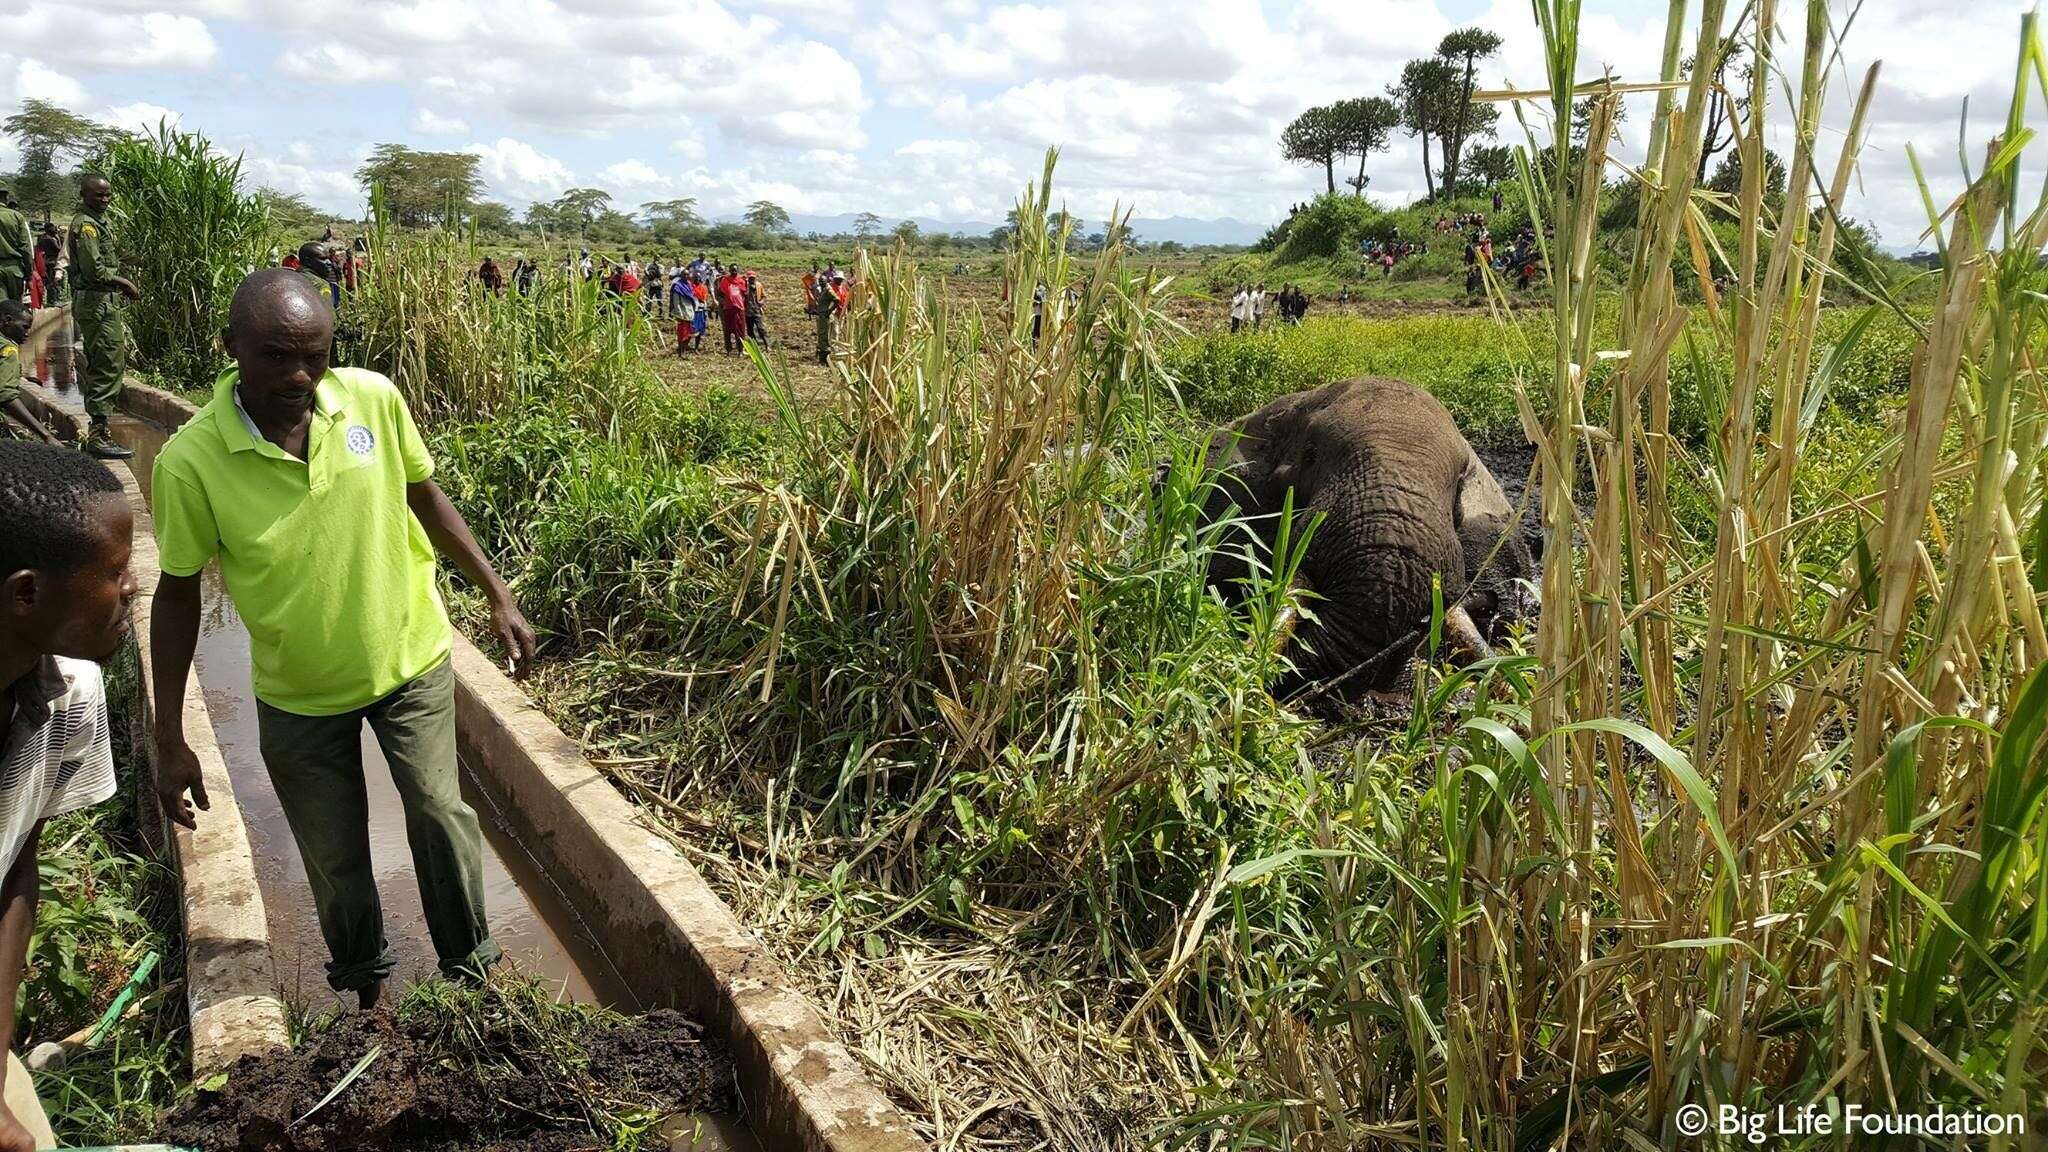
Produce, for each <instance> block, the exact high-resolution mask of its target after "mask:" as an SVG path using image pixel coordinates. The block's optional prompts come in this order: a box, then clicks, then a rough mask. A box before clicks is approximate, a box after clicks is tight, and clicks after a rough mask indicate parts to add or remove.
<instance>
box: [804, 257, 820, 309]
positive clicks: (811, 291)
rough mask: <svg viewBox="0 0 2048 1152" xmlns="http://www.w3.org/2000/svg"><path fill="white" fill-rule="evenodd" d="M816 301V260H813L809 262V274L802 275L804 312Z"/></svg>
mask: <svg viewBox="0 0 2048 1152" xmlns="http://www.w3.org/2000/svg"><path fill="white" fill-rule="evenodd" d="M817 301H818V262H817V261H816V260H813V261H811V270H810V271H809V272H806V273H804V311H806V312H808V311H810V310H811V305H812V304H815V303H817Z"/></svg>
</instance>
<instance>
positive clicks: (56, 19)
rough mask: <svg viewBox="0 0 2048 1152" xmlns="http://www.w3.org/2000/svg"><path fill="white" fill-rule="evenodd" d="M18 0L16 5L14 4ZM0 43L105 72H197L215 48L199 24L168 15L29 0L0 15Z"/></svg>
mask: <svg viewBox="0 0 2048 1152" xmlns="http://www.w3.org/2000/svg"><path fill="white" fill-rule="evenodd" d="M18 2H19V0H17V3H18ZM0 44H6V45H8V47H9V48H10V49H11V50H13V51H16V52H21V53H23V54H26V55H31V56H34V57H35V58H37V59H39V60H45V61H51V62H54V63H57V64H64V65H71V66H77V67H88V68H106V69H124V70H128V69H167V70H184V69H201V68H210V67H212V66H213V63H214V59H215V56H216V55H217V53H218V51H219V50H218V47H217V46H216V45H215V44H214V41H213V34H212V33H211V32H210V31H208V30H207V27H206V24H205V22H204V21H202V20H200V19H199V18H197V17H195V16H189V15H182V14H178V13H172V12H92V13H90V14H87V13H84V12H82V11H81V10H80V9H79V7H78V6H77V5H75V4H72V3H68V2H67V3H62V4H54V3H47V2H45V0H29V2H28V3H26V4H22V5H20V6H19V7H18V8H15V9H14V10H13V11H11V12H9V13H7V14H0Z"/></svg>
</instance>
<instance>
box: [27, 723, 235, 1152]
mask: <svg viewBox="0 0 2048 1152" xmlns="http://www.w3.org/2000/svg"><path fill="white" fill-rule="evenodd" d="M187 792H190V793H191V794H192V796H191V799H189V800H188V799H186V797H185V794H186V793H187ZM156 802H157V803H158V804H160V805H162V806H163V810H164V815H165V816H168V817H170V820H171V823H173V824H176V825H178V826H179V827H181V828H193V829H196V828H198V827H199V818H198V816H197V815H195V814H194V813H193V810H192V809H193V806H194V805H197V806H198V808H199V811H201V812H204V811H207V809H208V807H209V805H208V803H207V799H206V780H205V778H204V776H203V775H202V774H201V772H200V770H199V757H197V756H195V755H193V754H192V746H191V745H190V744H187V743H185V740H184V738H183V737H169V736H159V737H157V741H156ZM0 1152H5V1150H4V1149H0Z"/></svg>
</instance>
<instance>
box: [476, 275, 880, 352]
mask: <svg viewBox="0 0 2048 1152" xmlns="http://www.w3.org/2000/svg"><path fill="white" fill-rule="evenodd" d="M512 260H513V262H512V269H511V272H510V274H509V275H508V274H507V273H506V271H505V270H504V269H502V268H500V267H499V265H498V262H497V260H496V258H495V257H491V256H486V257H484V259H483V262H482V263H481V264H479V265H478V266H477V268H476V269H475V271H474V272H473V273H472V274H471V279H472V280H473V281H474V282H475V283H476V284H478V285H479V286H480V287H481V288H482V290H483V291H485V292H490V293H493V294H502V293H504V292H506V291H508V290H509V291H512V292H515V293H517V294H519V295H522V296H530V295H532V294H533V292H534V289H535V286H536V285H537V284H538V283H539V281H540V265H539V264H538V263H537V262H535V261H532V260H528V259H527V258H526V256H525V254H524V253H515V254H514V255H513V258H512ZM559 271H560V273H561V275H562V276H563V277H564V278H566V279H578V278H580V279H582V280H584V281H588V282H594V283H596V284H597V285H599V289H600V290H601V291H602V292H603V293H604V295H605V297H606V298H607V299H610V300H613V301H620V300H627V299H634V300H638V301H639V302H640V306H641V308H642V310H643V313H644V314H645V315H648V316H665V317H666V318H667V319H668V320H670V321H672V322H673V323H674V325H675V352H676V355H677V356H686V355H688V354H690V353H692V352H697V351H701V350H702V349H703V347H704V338H705V336H707V335H709V333H710V330H711V325H712V323H713V322H714V321H716V323H717V324H718V328H719V335H720V338H721V347H722V349H723V351H724V352H725V353H726V354H727V355H729V356H737V355H741V354H742V353H744V352H745V351H746V343H747V341H749V340H752V341H754V342H755V343H757V344H759V345H760V346H762V347H764V348H766V347H769V346H770V344H771V341H770V339H769V335H768V313H767V289H766V288H765V287H764V286H763V283H762V277H761V274H760V273H759V272H758V271H757V270H755V269H751V268H742V267H740V266H739V264H737V263H733V262H728V261H726V260H724V259H723V258H706V256H705V255H704V253H701V252H700V253H698V254H697V258H696V259H694V260H691V261H688V262H687V263H686V262H684V261H683V260H682V259H681V258H680V257H678V258H675V259H672V260H670V261H668V262H666V263H664V262H663V260H662V259H661V257H659V256H654V257H650V258H649V259H648V260H647V261H646V262H645V263H642V262H641V261H640V260H638V259H636V258H634V256H633V254H632V253H630V252H628V253H626V254H625V256H624V258H623V259H619V260H613V259H611V258H610V257H608V256H598V255H593V254H592V253H591V252H590V250H589V249H584V250H582V251H580V252H578V253H577V254H575V255H572V256H564V257H563V258H562V265H561V268H560V269H559ZM851 289H852V281H851V279H850V278H849V277H848V276H847V274H846V273H845V271H843V270H842V269H841V268H840V267H839V266H838V265H837V264H826V265H824V266H823V267H820V266H819V262H818V261H815V260H814V261H812V262H811V269H810V271H809V272H806V273H805V274H804V276H803V295H804V313H805V315H808V316H811V317H814V318H815V319H816V321H817V327H818V350H817V355H818V361H819V363H824V362H825V361H826V360H827V359H828V358H829V355H830V339H831V336H830V333H831V329H832V325H833V322H834V321H835V319H836V318H839V317H843V316H845V314H846V308H847V302H848V300H849V298H850V297H849V293H850V291H851Z"/></svg>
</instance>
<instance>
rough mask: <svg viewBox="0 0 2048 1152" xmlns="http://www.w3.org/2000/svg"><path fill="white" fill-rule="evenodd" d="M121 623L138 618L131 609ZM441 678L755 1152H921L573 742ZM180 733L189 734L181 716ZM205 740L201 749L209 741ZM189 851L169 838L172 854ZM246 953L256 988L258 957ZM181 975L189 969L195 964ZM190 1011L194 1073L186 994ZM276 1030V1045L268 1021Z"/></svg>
mask: <svg viewBox="0 0 2048 1152" xmlns="http://www.w3.org/2000/svg"><path fill="white" fill-rule="evenodd" d="M121 403H122V407H123V409H124V410H126V411H127V412H129V413H130V414H132V415H134V416H137V417H140V418H142V419H145V420H148V421H150V422H152V423H154V424H157V425H158V426H160V427H163V428H166V429H170V428H176V427H177V426H179V425H181V424H183V423H184V422H185V421H186V420H188V419H190V418H191V417H192V416H193V415H194V413H195V411H196V410H195V409H194V408H193V406H192V405H191V404H189V403H187V402H186V401H184V400H182V399H180V398H179V397H177V396H175V395H172V394H170V393H168V392H164V391H161V390H158V389H155V388H149V387H146V386H142V385H138V384H136V383H134V382H132V381H131V382H130V383H129V384H128V386H127V388H126V390H125V392H124V394H123V397H122V402H121ZM131 483H132V481H131ZM131 494H132V493H131ZM146 515H147V510H146V509H143V510H142V511H141V512H140V513H139V517H138V521H137V525H138V529H140V527H141V526H142V525H143V524H145V523H147V521H146V520H145V519H142V518H141V517H146ZM136 535H137V537H138V543H137V555H136V568H137V573H138V576H140V575H141V574H142V573H143V571H144V569H145V567H146V568H147V571H148V580H147V581H146V584H148V585H150V586H153V585H154V583H155V575H156V572H155V560H156V557H155V545H154V538H153V537H152V538H151V544H150V550H149V555H148V558H147V561H146V562H145V559H144V557H143V554H142V551H141V543H140V538H141V537H142V536H143V535H144V533H143V532H142V531H140V530H138V532H137V534H136ZM137 613H138V616H139V617H144V618H146V615H147V613H146V610H145V609H144V608H143V607H142V606H140V605H138V608H137ZM137 638H138V640H139V641H140V642H141V643H142V644H143V646H144V651H145V657H146V655H147V629H146V619H139V620H138V628H137ZM454 663H455V676H456V730H457V740H458V743H459V744H460V746H461V751H462V755H463V758H464V759H465V761H466V762H468V763H469V764H470V766H471V767H472V769H473V770H475V771H476V772H477V773H478V774H479V775H480V776H481V777H482V778H483V779H482V781H481V782H482V784H483V785H484V787H485V788H486V790H488V791H489V792H491V793H492V794H493V796H494V797H495V798H496V799H497V800H498V802H499V804H500V806H501V808H502V809H503V812H504V814H505V816H506V818H507V819H508V820H509V821H510V822H511V823H512V825H513V832H514V833H515V834H516V835H517V836H518V837H519V839H520V840H521V841H522V842H523V843H524V844H525V846H526V848H527V849H528V850H529V851H530V852H532V853H533V855H534V856H535V858H536V860H537V862H538V863H539V864H540V866H541V868H542V869H543V870H544V871H545V872H546V873H547V875H548V877H549V879H550V880H552V881H553V882H554V883H555V884H556V885H557V886H558V887H559V888H560V889H561V890H562V892H563V893H564V894H565V895H566V896H567V897H568V899H569V901H570V903H571V904H572V905H573V906H574V907H575V908H576V910H577V912H578V913H579V914H580V915H581V916H582V917H583V919H584V921H585V922H586V923H587V924H588V925H589V927H590V929H591V931H592V932H593V933H594V934H595V935H596V936H597V943H598V945H599V946H600V947H601V948H602V949H603V950H604V952H605V953H606V955H608V956H609V957H611V959H612V960H613V961H614V963H616V964H617V965H618V967H619V970H620V972H621V973H622V974H623V975H624V977H625V978H626V980H627V982H628V983H630V984H631V985H632V986H633V987H634V989H635V990H636V991H637V992H638V993H639V994H640V995H641V996H642V997H643V998H645V999H646V1000H649V1001H652V1002H659V1003H665V1004H669V1005H672V1006H674V1007H676V1008H680V1009H682V1010H683V1011H685V1012H687V1013H689V1014H691V1015H692V1016H694V1017H696V1018H697V1019H699V1020H701V1021H703V1022H704V1024H705V1025H706V1027H707V1028H709V1029H710V1030H711V1031H712V1033H713V1034H714V1035H720V1036H722V1037H723V1038H724V1039H725V1041H726V1043H727V1044H728V1046H729V1047H730V1048H731V1049H732V1052H733V1057H734V1066H735V1070H736V1074H737V1076H738V1079H739V1090H740V1094H741V1097H742V1099H743V1100H744V1101H745V1108H746V1116H747V1120H748V1122H749V1124H750V1125H751V1127H752V1128H753V1129H754V1132H755V1135H756V1136H758V1137H759V1138H760V1140H761V1143H762V1146H763V1147H764V1148H767V1149H771V1150H774V1152H784V1150H788V1152H798V1150H801V1152H915V1150H917V1149H921V1148H922V1147H923V1146H924V1145H923V1143H922V1141H920V1140H919V1139H918V1138H917V1136H916V1133H915V1132H914V1131H913V1130H912V1128H911V1126H910V1123H909V1121H908V1120H907V1119H906V1118H905V1117H904V1115H903V1114H902V1112H901V1111H899V1110H898V1109H897V1108H896V1107H895V1105H893V1104H891V1103H890V1102H889V1100H888V1098H887V1097H886V1096H884V1095H883V1094H882V1092H881V1091H880V1090H879V1089H877V1088H876V1087H875V1086H874V1084H873V1083H872V1082H871V1081H869V1080H868V1078H867V1076H866V1074H865V1073H864V1072H863V1071H862V1070H861V1067H860V1065H859V1063H858V1062H857V1061H855V1060H854V1058H853V1055H852V1054H851V1053H850V1052H848V1051H847V1050H846V1048H845V1046H844V1045H842V1044H840V1043H839V1042H838V1040H836V1039H834V1038H833V1036H832V1033H831V1032H830V1030H829V1029H828V1028H827V1027H826V1025H825V1022H824V1019H823V1018H822V1017H821V1016H820V1015H819V1014H818V1011H817V1009H816V1008H815V1007H814V1006H813V1005H812V1004H811V1003H810V1002H809V1001H808V1000H806V999H805V998H804V997H803V996H802V995H801V994H800V993H798V992H796V991H794V990H793V989H791V987H790V982H789V979H788V975H787V973H786V972H785V971H784V970H783V968H782V966H781V965H780V964H778V963H777V962H776V961H775V959H774V957H773V956H771V955H769V953H768V951H767V949H766V948H765V947H764V946H763V945H762V944H761V941H760V940H759V938H757V937H756V936H754V934H753V933H751V932H749V931H747V929H746V928H745V927H743V926H742V925H741V924H740V923H739V920H738V918H737V917H735V916H734V915H733V913H732V910H731V909H730V908H728V907H726V905H725V902H724V901H723V900H721V899H720V898H719V896H718V894H717V893H716V892H714V891H712V889H711V887H710V886H709V885H708V884H706V883H705V882H704V879H703V877H702V876H701V875H699V874H698V872H697V870H696V868H694V867H693V866H691V864H690V862H689V861H688V860H686V859H684V858H683V855H682V853H680V852H678V851H677V850H676V848H675V846H674V845H672V844H670V843H669V842H668V841H667V840H666V839H664V838H663V837H662V836H661V835H660V834H659V833H657V832H656V831H654V830H653V829H652V828H650V827H648V826H647V824H646V823H645V817H644V816H643V815H642V814H641V813H640V812H639V811H638V810H637V809H636V808H635V807H634V806H633V805H632V804H631V803H630V802H629V801H627V800H626V798H625V797H623V796H621V795H620V794H619V792H618V790H617V789H616V788H614V787H613V786H612V784H611V782H610V781H608V780H606V779H605V778H604V777H603V776H602V775H600V774H599V773H598V771H597V769H596V768H594V767H592V766H591V764H590V762H589V761H588V760H586V759H584V757H583V754H582V751H581V749H579V748H578V746H577V745H576V743H575V741H573V740H571V739H570V738H569V737H568V736H567V735H565V734H564V733H563V732H562V730H561V729H560V728H558V727H557V726H556V725H555V724H554V722H553V721H551V720H549V719H548V718H547V716H546V715H545V714H544V713H542V712H541V711H540V709H539V708H537V707H535V706H534V704H533V702H532V701H530V700H528V699H527V697H526V696H525V694H524V693H522V692H521V691H520V690H519V689H518V687H517V686H516V685H514V684H513V683H512V681H511V680H510V679H508V678H507V677H506V676H505V674H504V673H502V672H500V671H499V670H498V669H497V668H496V667H495V666H494V665H493V664H492V663H491V661H490V660H489V659H488V658H487V657H485V656H484V655H483V653H482V652H480V651H478V650H477V648H476V647H475V645H473V644H471V643H470V642H469V641H468V640H467V639H465V638H464V637H462V636H461V635H460V634H458V635H457V636H456V637H455V658H454ZM146 680H147V673H146V672H145V681H146ZM196 683H197V680H196V678H195V679H194V687H192V688H190V689H188V700H187V707H188V709H189V708H192V707H195V706H197V707H199V708H200V709H201V711H200V713H199V715H200V716H201V717H202V718H203V715H204V711H203V709H204V706H203V704H201V705H195V704H194V702H193V699H191V697H192V696H194V695H196V692H197V687H196ZM199 726H201V727H204V725H203V724H202V725H199ZM187 727H188V730H189V729H192V728H193V727H194V723H193V721H192V719H191V714H190V713H188V722H187ZM207 730H208V733H209V739H208V741H207V744H208V747H209V748H212V741H211V738H210V732H211V729H210V728H208V729H207ZM194 747H195V750H196V749H197V742H196V741H195V743H194ZM202 763H204V764H206V766H207V787H208V789H209V790H210V791H212V790H213V789H214V788H215V783H214V781H215V775H216V773H217V774H218V776H219V781H220V782H219V790H218V791H214V792H213V794H214V796H215V800H214V809H215V815H216V817H217V816H218V814H219V811H220V808H221V800H220V797H222V796H228V797H231V796H232V792H231V791H230V790H229V788H228V784H227V773H226V769H225V767H224V766H222V765H221V762H220V757H219V754H218V752H217V751H215V752H214V753H213V755H212V758H211V760H208V759H206V758H205V755H204V754H202ZM230 803H232V800H231V799H230ZM229 823H232V824H233V826H234V834H235V835H236V836H237V837H240V838H241V841H242V843H241V858H242V860H243V862H244V865H245V866H246V863H247V859H248V850H247V848H248V846H247V838H246V836H245V835H244V834H243V831H242V826H241V821H240V820H239V819H236V820H234V821H224V820H220V819H217V818H216V819H214V820H210V821H202V823H201V829H202V831H205V830H206V829H207V828H208V827H209V825H211V826H218V825H222V824H229ZM189 838H190V837H189V834H186V833H183V832H181V833H180V841H181V844H182V843H183V841H185V840H186V839H189ZM182 860H183V857H181V863H182ZM195 884H196V885H198V887H197V890H195ZM242 891H244V892H246V893H247V894H248V901H247V902H246V903H244V904H242V905H240V906H239V910H240V911H241V912H244V913H245V912H246V910H247V909H248V908H249V907H253V908H254V920H253V931H254V932H255V934H256V938H258V939H265V938H264V935H263V934H264V918H263V906H262V901H261V897H260V896H259V895H257V890H256V885H255V878H254V876H253V874H252V875H250V876H249V878H248V883H247V884H246V886H245V887H244V888H243V889H242ZM202 897H204V899H205V900H206V901H214V900H219V901H222V902H228V901H229V899H230V898H229V896H228V895H227V891H226V890H224V889H223V888H221V887H218V886H216V884H215V882H214V881H212V880H211V879H210V878H208V877H206V876H205V875H204V874H203V873H201V874H195V873H194V872H192V871H190V870H188V871H187V872H186V918H187V919H186V922H187V925H188V928H187V933H188V938H190V937H191V929H190V927H189V926H190V925H191V924H192V923H193V919H192V918H193V916H194V915H195V912H196V913H198V914H201V915H212V914H213V913H212V911H211V910H210V909H195V907H194V905H195V903H199V902H201V898H202ZM230 911H234V909H231V910H230ZM237 922H238V923H242V921H237ZM245 926H246V925H245ZM265 942H266V945H267V939H266V941H265ZM262 951H263V964H262V967H263V971H264V972H265V974H266V978H267V975H268V972H269V968H270V959H269V952H268V949H267V946H266V947H265V948H264V949H263V950H262ZM192 967H193V969H194V971H195V972H196V971H198V969H199V965H198V963H197V958H196V956H195V960H194V963H193V965H192ZM193 995H194V997H195V1002H194V1005H195V1006H194V1012H193V1019H194V1029H193V1034H194V1052H195V1065H196V1064H197V1055H196V1054H197V1051H198V1046H199V1026H198V1021H199V1012H198V1001H197V999H196V998H197V996H198V995H199V993H198V991H197V989H196V988H195V990H194V992H193ZM272 1002H273V1003H274V1000H273V1001H272ZM223 1010H224V1009H223ZM278 1027H279V1029H280V1031H281V1029H282V1017H281V1016H280V1018H279V1021H278Z"/></svg>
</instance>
